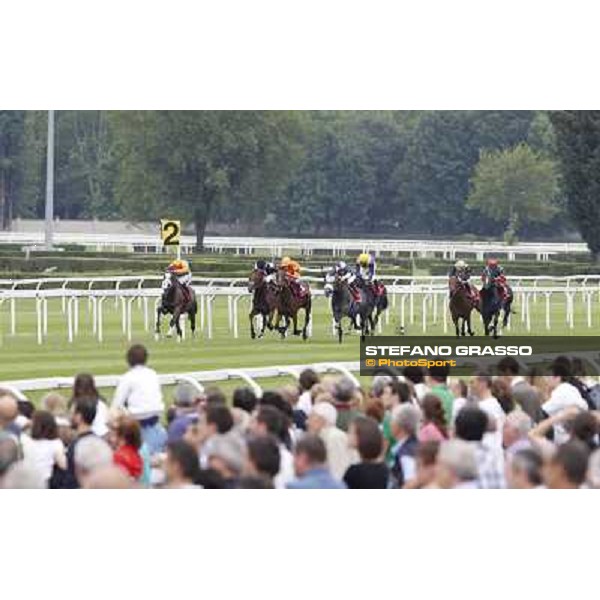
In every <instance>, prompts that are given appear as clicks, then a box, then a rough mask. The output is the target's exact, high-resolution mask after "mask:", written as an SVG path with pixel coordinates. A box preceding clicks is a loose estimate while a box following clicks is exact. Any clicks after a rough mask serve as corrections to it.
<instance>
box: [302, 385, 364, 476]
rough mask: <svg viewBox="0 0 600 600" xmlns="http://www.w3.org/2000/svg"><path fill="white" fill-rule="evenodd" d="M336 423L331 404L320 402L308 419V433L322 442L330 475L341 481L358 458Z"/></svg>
mask: <svg viewBox="0 0 600 600" xmlns="http://www.w3.org/2000/svg"><path fill="white" fill-rule="evenodd" d="M328 397H329V396H328ZM336 423H337V411H336V409H335V407H334V406H333V404H331V403H330V402H328V401H321V402H317V403H316V404H315V405H314V406H313V409H312V411H311V413H310V417H309V418H308V431H309V433H313V434H315V435H318V436H319V437H320V438H321V439H322V440H323V442H324V444H325V447H326V449H327V466H328V468H329V470H330V472H331V474H332V475H333V476H334V477H335V478H336V479H340V480H341V479H342V477H343V476H344V473H345V472H346V470H347V469H348V467H349V466H350V465H351V464H352V463H353V462H355V461H356V459H357V458H358V457H357V456H356V454H355V452H354V451H352V450H351V448H350V447H349V446H348V435H347V434H346V433H345V432H344V431H342V430H341V429H339V428H338V427H337V425H336Z"/></svg>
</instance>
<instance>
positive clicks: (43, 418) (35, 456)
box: [30, 410, 67, 487]
mask: <svg viewBox="0 0 600 600" xmlns="http://www.w3.org/2000/svg"><path fill="white" fill-rule="evenodd" d="M30 447H31V453H30V459H31V461H32V463H33V464H34V465H35V468H36V469H37V470H38V472H39V473H40V476H41V477H42V479H43V480H44V482H45V484H46V487H47V486H48V482H49V481H50V478H51V477H52V473H53V472H54V470H55V469H61V470H62V471H64V470H65V469H66V468H67V457H66V455H65V447H64V445H63V443H62V441H61V440H60V439H59V437H58V426H57V424H56V419H55V418H54V417H53V416H52V414H51V413H49V412H48V411H45V410H36V411H35V412H34V413H33V420H32V423H31V442H30Z"/></svg>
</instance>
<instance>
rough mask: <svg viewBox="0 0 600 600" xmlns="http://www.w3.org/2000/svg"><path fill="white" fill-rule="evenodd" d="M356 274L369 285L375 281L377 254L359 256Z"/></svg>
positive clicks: (370, 253) (364, 253)
mask: <svg viewBox="0 0 600 600" xmlns="http://www.w3.org/2000/svg"><path fill="white" fill-rule="evenodd" d="M356 274H357V275H358V277H359V278H360V279H362V280H363V281H366V282H369V283H371V282H372V281H373V280H374V279H375V252H373V251H371V252H369V253H367V252H363V253H362V254H359V255H358V258H357V259H356Z"/></svg>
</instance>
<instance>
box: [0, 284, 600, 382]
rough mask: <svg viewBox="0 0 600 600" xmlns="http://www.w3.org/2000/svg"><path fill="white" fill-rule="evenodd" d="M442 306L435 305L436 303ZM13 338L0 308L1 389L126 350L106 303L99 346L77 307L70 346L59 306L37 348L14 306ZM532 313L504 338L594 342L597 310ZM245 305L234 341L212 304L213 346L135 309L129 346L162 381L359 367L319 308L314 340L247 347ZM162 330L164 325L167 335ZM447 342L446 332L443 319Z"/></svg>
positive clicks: (24, 309) (23, 310)
mask: <svg viewBox="0 0 600 600" xmlns="http://www.w3.org/2000/svg"><path fill="white" fill-rule="evenodd" d="M440 304H441V303H440ZM17 307H18V308H17V331H16V335H14V336H12V335H10V315H9V309H8V308H9V307H8V305H7V303H5V304H4V305H2V306H1V307H0V381H7V380H15V379H26V378H40V377H53V376H71V375H74V374H76V373H78V372H82V371H86V372H91V373H94V374H98V375H99V374H116V373H120V372H122V371H123V369H124V367H125V364H124V354H125V351H126V349H127V347H128V346H129V342H128V341H127V340H126V339H125V336H124V335H123V334H122V333H121V312H120V307H117V306H115V305H114V303H113V302H112V301H110V300H108V301H106V303H105V305H104V341H103V342H102V343H99V342H98V341H97V340H96V339H95V337H94V336H93V335H92V331H91V314H90V313H88V311H87V306H86V303H85V302H81V305H80V320H79V335H78V336H77V337H76V338H75V340H74V342H73V343H69V342H68V341H67V327H66V318H65V316H64V315H63V314H62V312H61V305H60V301H59V300H50V301H49V315H48V334H49V335H48V337H47V338H46V339H45V340H44V343H43V344H42V345H38V343H37V340H36V317H35V308H34V302H33V301H30V300H20V301H18V302H17ZM420 307H421V302H420V300H419V299H418V298H417V299H416V301H415V312H414V322H413V323H409V322H408V318H409V316H408V312H409V311H408V302H407V305H406V319H407V323H406V329H405V334H406V335H421V334H422V315H421V309H420ZM530 307H531V331H530V332H528V331H527V330H526V328H525V325H524V323H522V322H521V319H520V311H519V306H518V305H516V310H517V312H516V313H515V314H513V315H512V319H513V320H512V327H511V330H510V334H514V335H517V334H521V335H548V334H552V335H594V334H595V333H596V331H597V330H598V326H599V325H600V307H599V306H598V305H597V304H594V307H593V314H592V317H593V319H592V325H593V326H592V327H591V328H590V327H588V326H587V321H586V311H585V307H584V304H583V302H581V301H580V300H579V298H578V300H577V301H576V303H575V328H574V329H570V328H569V327H568V326H567V324H566V322H565V301H564V298H563V297H562V295H554V296H553V297H552V303H551V323H552V327H551V329H550V330H547V329H546V328H545V302H544V299H543V297H539V299H538V302H537V303H533V301H532V302H531V304H530ZM247 310H248V303H247V302H246V300H243V301H242V302H241V303H240V304H239V335H240V337H239V338H238V339H234V337H233V335H232V334H231V333H230V332H229V328H228V319H227V301H226V299H225V298H222V297H221V298H219V297H218V298H217V299H216V301H215V310H214V320H213V339H210V340H209V339H207V337H206V332H199V333H198V335H197V337H196V338H191V337H190V336H188V338H187V339H186V340H184V341H182V342H181V343H177V342H176V341H175V340H174V339H167V338H163V339H161V340H159V341H155V340H154V337H153V334H152V332H146V331H144V327H143V315H142V311H141V310H139V309H138V308H137V304H135V305H134V310H133V340H132V341H136V342H141V343H144V344H145V345H146V346H147V347H148V349H149V352H150V358H151V361H150V362H151V364H152V366H153V367H154V368H155V369H156V370H157V371H159V372H161V373H169V372H173V373H182V372H187V371H202V370H209V369H218V368H227V367H229V368H232V367H252V366H268V365H278V364H303V363H313V362H323V361H347V360H358V358H359V356H358V355H359V338H358V336H356V335H353V336H348V337H346V338H345V340H344V342H343V343H342V344H341V345H340V344H338V342H337V340H336V339H335V338H334V337H333V336H332V334H331V319H330V317H329V311H328V308H327V305H326V303H325V301H324V300H323V299H322V298H321V299H317V300H316V302H315V303H314V313H313V319H314V321H313V336H312V337H311V338H310V339H309V340H307V341H303V340H302V339H301V338H298V337H293V336H291V337H288V338H286V339H283V340H282V339H280V338H279V336H278V335H276V334H274V333H267V335H266V337H265V338H263V339H257V340H251V339H250V337H249V326H248V320H247V317H246V314H247ZM399 314H400V303H399V302H398V305H397V306H396V307H395V308H393V307H390V317H389V323H388V324H384V327H383V333H384V334H388V335H394V334H396V333H397V332H398V329H399V321H400V319H399ZM442 323H443V321H442V316H441V306H440V309H439V311H438V317H437V323H433V322H432V319H431V317H430V319H429V323H428V328H427V334H442V333H443V325H442ZM474 324H475V329H476V331H477V333H478V334H481V332H482V326H481V323H480V319H479V316H478V315H476V314H474ZM166 328H167V324H166V322H165V323H164V329H165V330H166ZM447 334H448V335H451V334H452V326H451V323H450V318H449V317H448V332H447Z"/></svg>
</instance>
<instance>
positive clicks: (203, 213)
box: [194, 199, 212, 252]
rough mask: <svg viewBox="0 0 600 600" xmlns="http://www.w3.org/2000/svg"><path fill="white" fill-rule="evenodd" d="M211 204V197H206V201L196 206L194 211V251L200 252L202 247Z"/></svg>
mask: <svg viewBox="0 0 600 600" xmlns="http://www.w3.org/2000/svg"><path fill="white" fill-rule="evenodd" d="M211 206H212V199H208V200H207V201H206V202H203V203H202V204H199V205H197V206H196V210H195V212H194V225H195V227H196V251H197V252H202V250H203V249H204V233H205V232H206V225H207V223H208V219H209V217H210V209H211Z"/></svg>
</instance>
